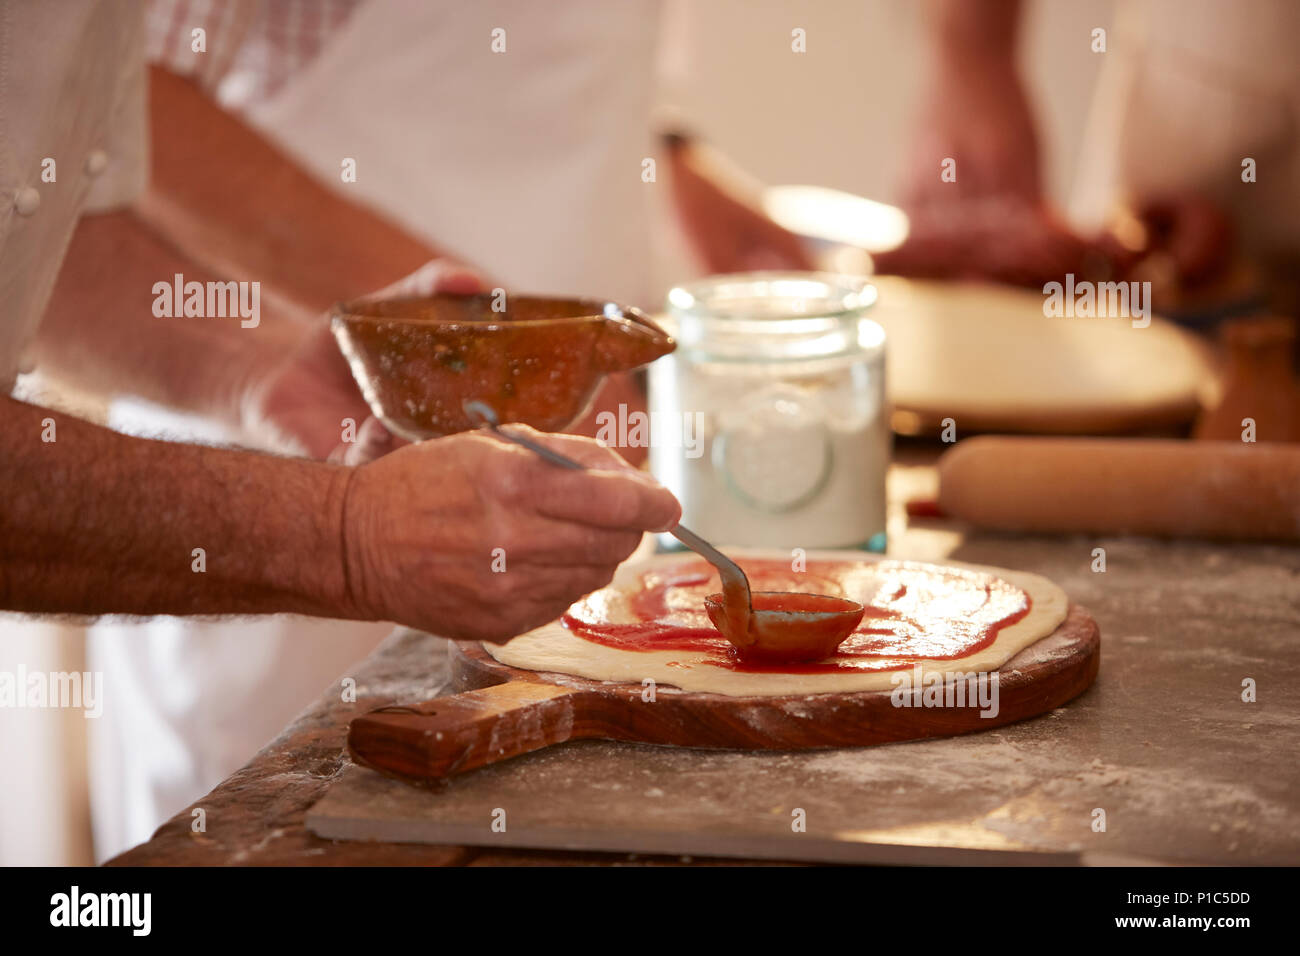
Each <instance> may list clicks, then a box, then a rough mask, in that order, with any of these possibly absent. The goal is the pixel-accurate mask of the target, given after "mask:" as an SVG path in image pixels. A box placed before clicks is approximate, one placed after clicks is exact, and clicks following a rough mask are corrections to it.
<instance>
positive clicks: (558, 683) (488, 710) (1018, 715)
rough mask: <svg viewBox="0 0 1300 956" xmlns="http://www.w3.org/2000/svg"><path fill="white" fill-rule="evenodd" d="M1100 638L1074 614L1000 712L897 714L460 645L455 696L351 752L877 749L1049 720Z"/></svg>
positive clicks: (399, 761)
mask: <svg viewBox="0 0 1300 956" xmlns="http://www.w3.org/2000/svg"><path fill="white" fill-rule="evenodd" d="M1099 660H1100V636H1099V634H1098V630H1097V624H1096V622H1095V621H1094V620H1093V619H1092V617H1091V615H1089V614H1088V612H1087V611H1085V610H1084V609H1083V608H1081V607H1079V606H1078V605H1071V607H1070V609H1069V612H1068V614H1067V616H1066V619H1065V621H1064V622H1063V623H1062V624H1061V625H1060V627H1058V628H1057V629H1056V630H1055V631H1054V632H1053V633H1052V634H1050V635H1048V636H1047V637H1045V638H1043V639H1041V640H1039V641H1036V642H1035V643H1034V644H1032V645H1030V646H1029V647H1027V648H1025V649H1024V650H1023V651H1021V652H1020V653H1019V654H1017V655H1016V656H1015V657H1013V658H1012V659H1011V660H1010V661H1008V662H1007V663H1006V664H1005V665H1003V666H1002V668H1000V669H999V671H998V672H997V673H998V710H997V713H996V714H986V713H985V712H983V711H982V710H981V709H980V707H979V706H978V705H977V704H976V703H975V702H974V701H968V702H967V704H968V705H967V706H960V707H958V706H954V707H924V706H922V707H915V706H911V707H900V706H898V705H897V703H896V702H895V695H894V693H893V692H892V691H873V692H859V693H838V694H808V695H798V696H783V697H730V696H725V695H722V694H706V693H697V692H690V691H683V690H679V689H677V688H674V687H666V686H658V687H655V688H653V693H649V692H648V690H647V688H646V687H645V686H643V685H642V684H631V683H618V682H607V681H595V680H588V679H586V678H582V677H574V676H572V675H567V674H550V673H543V672H538V671H530V670H523V669H520V668H516V667H509V666H507V665H505V664H502V663H500V662H499V661H497V660H496V659H494V658H493V657H492V656H491V655H489V654H488V653H487V652H486V651H485V650H484V649H483V648H482V647H481V646H480V645H478V644H476V643H472V642H456V643H454V644H453V645H452V650H451V673H452V686H453V688H454V689H456V690H457V691H458V693H456V694H453V695H451V696H448V697H439V698H436V699H434V700H431V701H426V702H424V703H422V704H416V705H413V706H409V707H399V708H386V709H384V710H381V711H376V712H373V713H370V714H367V715H365V716H362V717H358V718H357V719H356V720H354V721H352V724H351V727H350V728H349V731H348V750H349V751H350V753H351V755H352V757H353V759H354V760H355V761H356V762H357V763H359V764H362V765H363V766H367V767H371V768H373V769H375V770H378V771H380V772H382V773H387V774H391V775H394V776H398V777H402V778H405V779H409V780H414V781H424V782H429V781H437V780H441V779H444V778H446V777H450V776H454V775H456V774H460V773H465V772H467V771H470V770H475V769H477V768H479V767H483V766H485V765H487V764H492V763H497V762H500V761H504V760H509V759H510V758H512V757H517V756H519V755H521V754H525V753H530V752H532V751H535V750H539V749H541V748H543V747H549V746H552V745H556V744H562V743H564V742H566V741H571V740H582V739H591V738H598V739H605V740H621V741H629V742H635V743H646V744H661V745H670V746H676V747H689V748H701V749H736V750H809V749H820V748H829V747H846V746H859V747H862V746H874V745H877V744H885V743H893V742H896V741H900V740H914V739H919V738H924V737H940V736H952V735H956V734H964V733H970V732H973V731H977V730H987V729H991V728H993V727H999V726H1002V725H1004V724H1009V723H1012V722H1014V721H1017V720H1023V719H1025V718H1027V717H1035V716H1038V715H1039V714H1042V713H1044V712H1046V711H1049V710H1052V709H1054V708H1056V707H1059V706H1060V705H1062V704H1064V703H1065V702H1066V701H1068V700H1071V699H1072V698H1074V697H1076V696H1078V695H1079V694H1081V693H1082V692H1083V691H1084V690H1086V689H1087V688H1088V686H1089V685H1090V684H1091V683H1092V681H1093V679H1094V678H1095V677H1096V676H1097V668H1098V664H1099Z"/></svg>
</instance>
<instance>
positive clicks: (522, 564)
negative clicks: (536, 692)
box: [343, 425, 681, 642]
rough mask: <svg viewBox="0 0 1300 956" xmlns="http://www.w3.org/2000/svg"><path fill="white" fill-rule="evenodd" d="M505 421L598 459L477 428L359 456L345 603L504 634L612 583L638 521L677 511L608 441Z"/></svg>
mask: <svg viewBox="0 0 1300 956" xmlns="http://www.w3.org/2000/svg"><path fill="white" fill-rule="evenodd" d="M510 427H511V428H514V429H519V430H520V431H521V432H527V433H528V434H529V435H530V437H532V438H533V439H534V440H536V441H541V442H543V443H545V444H547V445H549V446H550V447H552V448H554V449H555V450H556V451H559V452H561V453H562V454H565V455H568V456H569V457H571V458H574V459H576V460H578V461H580V462H582V463H583V464H585V465H586V466H587V467H588V468H589V469H592V470H590V471H569V470H566V469H563V468H557V467H556V466H554V465H552V464H549V463H547V462H545V461H543V460H541V459H539V458H538V457H537V456H536V455H534V454H533V453H531V452H529V451H527V450H525V449H523V448H520V447H518V446H516V445H511V444H508V443H506V442H503V441H500V440H498V439H495V438H491V437H489V436H487V435H482V434H475V433H465V434H460V435H452V436H450V437H447V438H441V439H437V440H434V441H428V442H422V443H420V444H418V445H410V446H407V447H405V448H402V449H399V450H398V451H396V452H394V453H392V454H391V455H387V456H385V457H383V458H381V459H379V460H378V461H375V462H372V463H370V464H368V465H364V466H362V467H360V468H358V469H357V470H356V471H355V473H354V474H353V475H352V477H351V481H350V484H349V487H348V492H347V496H346V502H345V505H344V518H343V538H344V553H345V562H346V577H347V581H348V591H349V602H350V604H351V607H349V609H348V610H349V613H348V616H350V617H357V618H362V619H380V620H391V621H397V622H399V623H402V624H407V625H410V626H412V627H418V628H421V629H424V630H428V631H432V632H434V633H437V634H443V635H446V636H448V637H454V638H460V639H475V640H488V641H497V642H504V641H507V640H509V639H510V638H512V637H515V636H516V635H518V634H522V633H524V632H525V631H527V630H530V629H531V628H534V627H537V626H539V625H541V624H544V623H546V622H547V621H551V620H554V619H555V618H556V617H557V616H559V615H560V614H562V613H563V612H564V610H565V609H566V608H568V606H569V605H570V604H572V603H573V602H574V601H575V600H577V599H578V598H580V597H581V596H582V595H584V594H588V593H590V592H591V591H594V590H596V589H598V588H600V587H603V586H604V585H605V584H607V583H609V581H610V579H611V577H612V576H613V574H614V568H615V567H616V566H617V565H618V563H619V562H620V561H622V560H624V559H625V558H626V557H627V556H628V555H629V554H631V553H632V551H633V550H634V549H635V548H636V546H637V544H638V543H639V542H640V540H641V534H642V532H645V531H664V530H667V529H668V528H670V527H672V526H673V525H674V524H676V523H677V519H678V517H679V516H680V514H681V508H680V506H679V505H678V503H677V500H676V499H675V498H674V497H673V496H672V494H671V493H670V492H669V491H668V490H667V489H665V488H663V487H661V486H660V485H658V484H656V483H655V482H654V480H653V479H651V478H650V477H649V476H647V475H644V474H642V473H640V472H638V471H636V470H635V469H633V468H631V467H630V466H629V465H628V464H627V463H626V462H624V461H623V460H622V459H621V458H620V457H619V456H618V455H616V454H615V453H614V452H613V451H611V450H609V449H606V448H603V447H601V446H600V445H599V444H597V443H596V442H594V441H591V440H590V439H584V438H576V437H571V436H563V435H546V434H542V433H540V432H536V431H533V430H532V429H529V428H527V426H523V425H513V426H510Z"/></svg>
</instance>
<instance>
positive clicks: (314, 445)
mask: <svg viewBox="0 0 1300 956" xmlns="http://www.w3.org/2000/svg"><path fill="white" fill-rule="evenodd" d="M482 288H483V282H482V280H481V279H480V278H479V277H478V275H477V274H476V273H474V272H473V271H471V270H470V269H467V268H466V267H464V266H461V265H458V264H456V263H454V262H451V261H449V260H446V259H435V260H433V261H432V262H429V263H428V264H426V265H425V266H424V267H422V268H421V269H419V270H417V271H416V272H414V273H412V274H411V275H409V276H407V277H406V278H404V279H401V280H400V281H398V282H395V283H394V284H393V285H391V286H388V287H387V288H385V289H383V290H381V291H379V292H376V293H375V294H374V296H373V297H375V298H378V297H389V296H408V295H409V296H416V295H432V294H434V293H435V292H455V293H462V294H469V293H474V292H480V291H482ZM242 419H243V428H244V431H245V432H246V433H247V434H248V435H250V436H251V437H254V438H256V439H257V442H258V444H261V445H266V446H267V447H270V448H275V449H278V450H289V451H292V452H295V453H297V454H300V455H306V456H308V457H311V458H318V459H328V460H330V461H336V462H344V463H347V464H359V463H361V462H363V461H369V460H371V459H373V458H376V457H378V456H379V455H381V454H383V453H385V452H386V451H389V450H390V449H391V448H392V447H394V446H395V444H396V443H397V441H398V440H397V439H395V438H394V437H393V436H392V435H390V434H389V433H388V431H387V430H386V429H385V428H384V427H383V426H382V425H381V424H380V423H379V421H378V419H375V418H373V417H372V416H371V415H370V410H369V409H368V408H367V407H366V403H365V400H364V399H363V398H362V397H361V391H360V389H359V388H357V384H356V381H355V380H354V379H353V377H352V370H351V369H349V368H348V363H347V361H346V360H345V359H344V358H343V353H342V352H340V351H339V347H338V344H337V343H336V342H335V340H334V335H333V333H331V332H330V328H329V321H328V319H322V320H321V321H320V322H319V324H317V325H314V326H313V327H312V328H311V329H310V331H308V332H307V333H306V334H305V335H304V336H303V339H302V341H301V343H300V344H299V346H298V348H297V349H296V350H295V351H294V352H293V353H292V354H291V355H290V356H289V357H288V358H287V359H286V360H285V361H284V362H282V363H281V364H280V365H278V366H276V367H275V368H273V369H272V370H271V372H270V373H269V374H268V375H266V376H264V377H263V378H261V379H259V380H256V381H254V382H252V383H250V385H249V387H248V388H247V390H246V392H245V400H244V405H243V410H242ZM348 419H350V420H351V421H352V423H353V429H354V430H355V433H356V441H353V442H344V441H343V432H344V422H345V420H348Z"/></svg>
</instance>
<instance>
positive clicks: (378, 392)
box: [330, 293, 675, 441]
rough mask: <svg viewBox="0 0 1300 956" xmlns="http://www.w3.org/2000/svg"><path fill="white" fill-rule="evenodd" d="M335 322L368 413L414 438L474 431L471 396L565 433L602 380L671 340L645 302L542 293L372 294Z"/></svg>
mask: <svg viewBox="0 0 1300 956" xmlns="http://www.w3.org/2000/svg"><path fill="white" fill-rule="evenodd" d="M330 326H331V329H332V330H333V332H334V337H335V339H336V340H337V341H338V344H339V348H340V349H341V350H342V352H343V355H344V356H345V357H346V358H347V360H348V364H349V365H350V366H351V368H352V375H353V377H354V378H355V379H356V381H357V384H358V385H359V386H360V388H361V392H362V394H363V395H364V396H365V399H366V402H367V404H369V406H370V410H371V411H372V412H373V413H374V414H375V416H376V417H377V418H378V419H379V420H380V421H382V422H383V423H384V426H385V427H386V428H387V429H388V430H389V431H391V432H393V433H394V434H396V435H400V436H401V437H402V438H405V439H407V440H409V441H421V440H423V439H426V438H436V437H438V436H439V435H449V434H452V433H453V432H460V431H467V430H469V429H471V428H474V427H475V422H473V421H472V420H470V418H469V417H468V416H467V415H466V414H465V411H464V409H463V405H464V403H465V402H466V401H467V400H477V401H482V402H486V403H487V404H488V405H490V406H491V407H492V408H493V409H494V410H495V411H496V413H497V417H498V418H499V419H500V420H501V421H502V422H522V423H524V424H527V425H531V426H532V427H534V428H537V429H540V430H541V431H561V430H563V429H564V428H567V427H568V426H569V425H571V424H573V423H574V422H575V421H577V420H578V419H579V418H580V417H581V416H582V415H583V413H584V412H586V410H587V408H588V407H589V406H590V404H591V401H592V399H593V398H594V397H595V395H596V392H597V390H598V389H599V388H600V385H601V382H602V381H603V380H604V378H605V376H606V375H609V374H611V373H614V372H626V371H631V370H632V369H635V368H639V367H641V366H642V365H647V364H649V363H650V362H653V361H654V360H655V359H657V358H659V357H661V356H663V355H667V354H668V353H669V352H671V351H672V350H673V348H674V347H675V345H674V342H673V340H672V338H671V337H670V336H669V335H668V334H667V333H666V332H664V331H663V329H661V328H659V327H658V326H657V325H655V324H654V323H653V322H652V321H650V319H649V318H648V317H646V316H645V315H644V314H643V313H641V312H640V311H638V310H637V309H634V308H630V307H628V306H622V305H618V304H616V303H613V302H604V301H601V300H599V299H580V298H555V297H548V296H534V295H508V296H507V295H501V294H499V293H495V294H494V293H483V294H477V295H455V294H450V293H440V294H438V295H431V296H418V297H406V298H391V299H365V300H361V301H358V302H353V303H345V304H342V305H339V306H336V307H335V308H334V310H333V312H332V315H331V319H330Z"/></svg>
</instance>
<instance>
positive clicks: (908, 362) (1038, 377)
mask: <svg viewBox="0 0 1300 956" xmlns="http://www.w3.org/2000/svg"><path fill="white" fill-rule="evenodd" d="M872 281H873V282H875V284H876V285H877V286H878V288H879V290H880V298H879V300H878V301H877V303H876V305H875V306H874V307H873V308H872V310H871V312H870V317H871V318H873V319H875V320H876V321H877V322H879V323H880V324H881V325H882V326H884V329H885V333H886V336H887V339H886V355H887V361H888V389H889V395H890V398H891V401H892V402H893V405H894V409H895V414H894V427H895V430H896V431H899V432H902V433H904V434H925V433H933V432H937V431H938V430H939V429H940V428H941V427H942V421H943V419H945V418H951V419H953V421H954V422H955V424H956V428H957V432H958V434H959V435H961V434H968V433H970V432H972V431H1001V432H1041V433H1048V434H1115V433H1122V432H1133V431H1141V430H1148V429H1162V428H1169V427H1173V426H1177V425H1181V424H1185V423H1187V422H1190V421H1191V420H1192V418H1194V417H1195V415H1196V413H1197V410H1198V408H1199V406H1200V400H1201V397H1202V395H1203V393H1204V392H1205V390H1206V389H1209V388H1212V387H1213V382H1214V376H1213V372H1212V368H1211V364H1210V353H1209V350H1208V349H1207V348H1206V347H1205V346H1204V345H1203V344H1202V343H1201V342H1200V340H1199V339H1197V338H1196V337H1195V336H1194V335H1192V334H1191V333H1189V332H1186V331H1184V330H1183V329H1181V328H1179V327H1178V326H1175V325H1173V324H1171V323H1169V322H1166V321H1163V320H1161V319H1159V318H1153V319H1152V320H1151V323H1150V325H1148V326H1147V327H1145V328H1134V327H1133V325H1132V320H1131V319H1129V318H1083V317H1069V318H1049V317H1047V316H1045V315H1044V314H1043V303H1044V296H1043V294H1042V293H1041V292H1038V291H1028V290H1023V289H1014V288H1010V287H1005V286H997V285H990V284H985V283H962V282H937V281H923V280H914V279H902V278H898V277H894V276H877V277H876V278H875V279H873V280H872Z"/></svg>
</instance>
